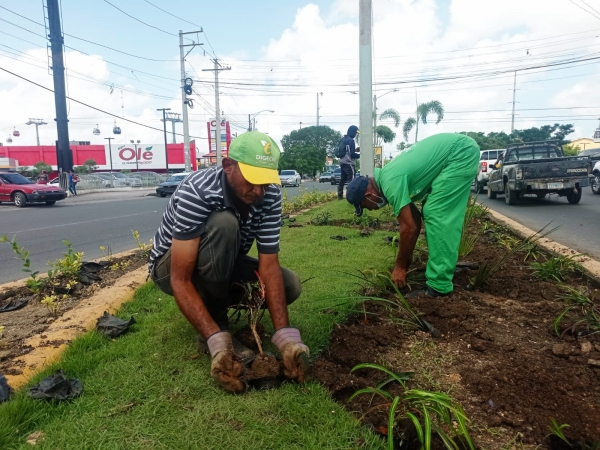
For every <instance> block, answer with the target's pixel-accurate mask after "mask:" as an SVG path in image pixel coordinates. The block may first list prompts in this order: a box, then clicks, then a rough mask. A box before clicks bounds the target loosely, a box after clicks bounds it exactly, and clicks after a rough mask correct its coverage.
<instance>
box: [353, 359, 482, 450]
mask: <svg viewBox="0 0 600 450" xmlns="http://www.w3.org/2000/svg"><path fill="white" fill-rule="evenodd" d="M360 369H374V370H379V371H381V372H384V373H385V374H386V375H388V377H387V378H386V379H384V380H383V381H381V382H380V383H379V384H377V386H375V387H366V388H364V389H360V390H358V391H356V392H355V393H354V394H352V396H351V397H350V399H349V401H351V400H353V399H354V398H355V397H356V396H358V395H362V394H370V395H379V396H380V397H382V398H383V399H384V400H385V403H383V404H381V405H377V406H375V407H374V408H372V409H371V411H373V410H375V409H382V408H389V413H388V433H387V437H388V449H389V450H394V448H395V446H394V427H395V426H396V422H397V420H398V419H409V420H410V421H411V422H412V424H413V426H414V427H415V430H416V432H417V436H418V438H419V442H420V443H421V448H422V449H425V450H430V449H431V437H432V435H433V434H437V435H438V436H439V437H440V438H441V440H442V441H443V443H444V445H445V446H446V448H448V449H449V450H456V449H458V448H460V447H459V446H458V444H457V442H456V441H455V435H457V436H459V437H461V438H462V444H463V445H466V446H468V448H469V449H471V450H474V448H475V447H474V446H473V442H472V441H471V437H470V436H469V431H468V430H467V424H468V423H469V419H468V418H467V416H466V414H465V412H464V410H463V409H462V407H461V406H460V405H459V404H458V403H456V402H455V401H454V400H453V399H452V398H451V397H450V396H449V395H448V394H445V393H443V392H429V391H424V390H420V389H407V388H406V382H407V381H408V380H410V379H411V378H412V375H413V374H412V373H410V372H405V373H394V372H392V371H391V370H389V369H386V368H385V367H383V366H380V365H378V364H359V365H357V366H355V367H354V368H353V369H352V372H354V371H356V370H360ZM393 382H397V383H398V384H400V386H401V387H402V393H401V394H399V395H393V394H391V393H390V392H389V391H387V390H385V389H384V388H385V387H386V386H388V385H389V384H390V383H393Z"/></svg>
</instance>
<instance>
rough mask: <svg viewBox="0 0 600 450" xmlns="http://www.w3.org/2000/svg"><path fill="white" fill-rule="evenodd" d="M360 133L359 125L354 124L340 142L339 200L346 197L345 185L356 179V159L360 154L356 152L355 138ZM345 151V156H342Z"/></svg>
mask: <svg viewBox="0 0 600 450" xmlns="http://www.w3.org/2000/svg"><path fill="white" fill-rule="evenodd" d="M358 133H359V131H358V127H357V126H356V125H352V126H351V127H349V128H348V132H347V133H346V135H345V136H344V137H343V138H342V140H341V141H340V143H339V144H338V151H339V152H340V153H338V155H339V156H338V158H339V161H340V170H341V173H340V182H339V184H338V200H342V199H343V198H344V185H345V184H346V183H350V182H351V181H352V180H354V176H355V170H354V169H355V166H356V160H357V159H358V158H360V155H359V154H358V153H357V152H356V145H355V143H354V138H355V137H356V135H357V134H358ZM342 153H343V156H342Z"/></svg>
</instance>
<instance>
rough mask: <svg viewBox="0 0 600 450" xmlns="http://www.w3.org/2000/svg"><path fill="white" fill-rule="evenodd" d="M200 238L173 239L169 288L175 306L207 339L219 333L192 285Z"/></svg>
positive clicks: (217, 327)
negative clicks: (171, 291)
mask: <svg viewBox="0 0 600 450" xmlns="http://www.w3.org/2000/svg"><path fill="white" fill-rule="evenodd" d="M199 248H200V237H197V238H195V239H191V240H189V241H181V240H178V239H173V243H172V245H171V288H172V289H173V295H174V296H175V301H176V302H177V306H179V309H180V310H181V312H182V313H183V315H184V316H185V318H186V319H187V320H188V321H189V322H190V323H191V324H192V325H193V326H194V328H196V330H198V332H199V333H200V334H201V335H202V336H204V337H205V338H208V337H209V336H210V335H212V334H214V333H217V332H218V331H220V328H219V326H218V325H217V324H216V322H215V321H214V320H213V318H212V317H211V315H210V313H209V312H208V309H206V306H205V305H204V302H203V301H202V299H201V298H200V294H198V291H196V288H195V287H194V284H193V283H192V275H193V274H194V270H196V260H197V258H198V249H199Z"/></svg>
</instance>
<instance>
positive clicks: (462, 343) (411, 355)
mask: <svg viewBox="0 0 600 450" xmlns="http://www.w3.org/2000/svg"><path fill="white" fill-rule="evenodd" d="M482 230H484V232H482ZM474 233H475V234H480V237H479V239H478V240H477V242H476V243H475V246H474V248H473V250H472V251H471V252H470V253H469V254H468V256H466V257H464V258H462V259H461V260H465V261H467V260H468V261H469V262H472V263H475V264H476V265H478V266H481V265H483V264H485V263H486V262H491V261H495V260H496V261H497V260H499V259H500V258H501V257H502V256H503V255H504V254H505V253H506V251H507V249H506V247H504V245H506V246H511V245H514V244H515V241H518V238H516V237H515V236H514V235H512V234H511V233H510V232H509V231H508V230H506V229H504V228H502V227H499V226H497V225H494V224H493V223H491V222H490V221H489V219H488V218H484V217H481V218H478V219H475V220H473V221H472V222H471V223H470V225H469V227H468V233H467V237H468V236H469V235H471V236H472V235H473V234H474ZM381 245H382V248H381V249H379V250H376V249H374V251H381V252H385V251H389V250H385V248H384V245H385V244H384V243H382V244H381ZM388 247H389V246H388ZM530 248H531V247H530ZM424 255H425V253H424V251H423V253H422V254H421V255H420V260H421V261H422V262H417V264H416V265H415V267H416V271H414V272H412V274H411V277H412V279H413V283H412V288H413V289H414V288H416V287H418V284H419V282H418V281H414V280H418V279H419V278H421V279H422V271H423V267H424V264H425V261H426V257H425V256H424ZM535 258H537V262H544V261H550V260H552V255H549V254H547V253H545V252H543V251H541V250H540V249H539V248H534V249H533V252H531V253H529V249H528V250H527V251H525V252H517V253H515V254H513V255H512V256H511V257H510V258H508V259H507V260H506V261H505V262H504V263H503V264H502V266H501V268H500V270H499V271H498V272H497V273H496V274H495V275H494V276H492V277H491V278H490V279H489V280H488V281H487V282H486V284H485V285H484V286H483V287H482V288H481V289H474V290H473V289H472V288H471V286H469V287H468V288H467V286H468V285H470V284H471V283H472V282H473V279H474V277H475V274H476V273H477V270H468V269H459V270H458V271H457V274H456V276H455V279H454V283H455V292H454V294H453V295H452V296H451V297H449V298H435V299H432V298H427V297H422V298H417V299H414V300H410V305H411V306H412V307H413V308H415V309H416V310H417V311H418V312H419V313H420V314H422V317H423V318H424V319H426V320H427V321H428V322H429V323H431V324H432V325H433V326H434V327H435V328H436V329H437V330H439V332H440V333H441V337H439V338H433V337H432V336H431V335H430V334H428V333H425V332H422V331H413V330H411V329H408V328H406V327H404V326H401V325H400V324H399V323H398V320H397V319H398V318H399V317H400V316H399V313H398V311H397V310H396V309H395V308H393V307H392V308H390V307H389V306H384V305H386V304H385V303H383V302H377V301H369V302H366V303H365V311H366V314H357V315H356V316H353V318H352V319H351V320H350V321H349V322H347V323H345V324H343V325H339V326H337V327H336V328H335V329H334V330H333V333H332V335H331V341H330V346H329V347H328V348H327V350H326V351H325V352H324V353H323V354H322V355H321V356H320V357H319V358H317V360H316V361H315V377H316V379H317V380H318V381H319V382H320V383H321V384H323V385H324V386H325V387H327V389H329V391H330V392H331V394H332V396H333V397H334V399H336V400H337V401H339V402H340V403H342V404H343V405H344V406H345V407H346V408H347V409H348V410H349V411H352V412H353V413H354V414H355V416H356V417H358V418H360V417H362V416H363V415H365V416H364V418H363V422H364V423H365V424H366V425H367V426H369V427H370V428H372V429H373V430H374V431H375V432H377V433H379V434H381V435H382V436H385V435H387V432H388V431H387V430H388V410H389V402H387V404H386V401H384V400H382V399H380V397H378V396H376V397H375V398H372V396H371V395H361V396H358V397H356V398H354V399H352V400H351V401H349V399H350V397H351V396H352V394H353V393H354V392H356V391H357V390H358V389H361V388H365V387H369V386H371V387H375V386H376V385H377V384H378V383H379V382H380V381H382V380H383V379H385V378H386V376H385V374H383V373H382V372H380V371H377V370H372V369H361V370H358V371H356V372H354V373H350V372H351V370H352V368H353V367H355V366H356V365H358V364H360V363H376V364H379V365H382V366H384V367H386V368H388V369H390V370H392V371H394V372H397V373H399V372H407V371H409V372H414V379H413V380H411V381H408V383H407V387H408V388H411V389H412V388H419V389H425V390H429V391H440V392H445V393H449V394H450V395H451V396H452V397H453V398H454V399H456V400H457V401H458V403H460V404H461V405H462V406H463V408H464V410H465V412H466V415H467V417H469V418H470V419H471V421H472V422H471V424H470V430H471V437H472V438H473V441H474V443H475V446H476V447H477V448H498V449H500V448H507V447H515V446H517V445H525V446H531V447H529V448H531V449H534V448H536V446H537V445H542V448H552V446H551V445H550V440H549V439H547V438H546V436H547V435H548V434H550V430H549V427H550V426H551V425H552V422H551V421H552V419H555V420H556V422H557V423H558V424H568V425H569V427H568V428H564V429H563V431H564V433H565V434H566V436H567V437H568V438H570V439H573V440H581V441H587V442H588V444H589V445H590V447H589V448H592V447H591V443H592V442H593V441H595V442H596V445H597V444H598V440H599V439H600V333H599V334H591V332H592V331H594V330H593V329H590V328H589V327H588V326H587V325H586V326H583V325H581V326H579V327H576V328H575V329H573V330H571V329H569V325H571V324H573V323H576V322H577V321H578V320H579V319H580V315H578V314H577V312H578V310H576V309H573V310H571V311H570V312H569V313H567V314H566V315H565V319H564V320H563V321H562V322H561V323H559V324H558V325H557V327H558V331H559V334H561V335H562V336H559V335H557V333H556V332H555V328H554V322H555V320H556V318H557V317H558V316H559V315H560V314H561V313H562V312H563V311H564V310H565V308H566V305H565V302H564V301H563V300H561V299H560V298H558V296H560V295H561V294H565V289H566V288H565V287H564V286H569V287H571V288H576V289H582V290H583V289H585V290H586V292H588V293H589V294H590V295H591V297H592V298H593V296H594V295H595V294H597V293H598V292H597V290H598V285H597V284H595V283H594V282H593V281H591V280H589V279H587V278H586V277H585V276H583V275H582V274H580V273H577V271H574V272H572V273H568V272H567V273H564V274H563V278H564V282H563V283H559V282H558V280H556V279H552V278H550V279H548V280H540V279H539V278H538V277H537V276H535V275H534V272H533V270H532V267H531V264H532V263H533V262H536V259H535ZM417 259H419V258H417ZM392 261H393V257H392V258H390V263H391V262H392ZM390 265H391V264H390ZM364 269H369V268H368V267H365V268H364ZM365 273H366V274H368V276H366V278H371V280H373V274H375V275H376V274H377V272H376V271H366V272H365ZM417 275H420V277H419V276H417ZM379 276H380V279H383V278H381V273H380V275H379ZM375 281H376V283H375V284H376V285H378V286H379V287H378V286H373V285H372V284H371V283H368V282H366V281H365V282H363V283H362V284H363V285H364V286H366V293H367V294H368V295H371V296H372V295H375V294H378V295H379V296H380V297H383V298H386V299H393V298H394V295H393V290H392V289H379V288H380V287H381V283H378V282H377V280H375ZM377 291H379V292H377ZM362 292H363V293H365V289H362ZM596 307H598V300H597V299H596ZM322 313H323V314H335V309H331V308H329V309H326V310H324V311H323V312H322ZM598 325H600V324H598ZM598 331H600V329H598ZM400 390H401V387H400V386H399V385H398V384H397V383H396V385H395V386H393V387H391V388H390V391H391V392H392V393H395V392H398V391H400ZM394 395H396V394H394ZM377 405H381V406H382V407H381V408H375V409H373V407H374V406H377ZM403 425H406V423H403V424H399V425H397V426H396V429H395V433H397V438H398V442H399V438H400V436H401V434H402V432H406V431H407V427H404V428H403ZM408 428H410V427H408ZM409 434H410V433H409ZM405 437H406V436H405ZM413 438H414V436H413ZM554 439H555V441H554V442H555V443H556V442H557V441H556V439H557V438H556V436H554ZM406 440H407V439H405V445H406ZM408 440H409V441H410V440H411V438H410V437H409V438H408ZM558 442H560V440H558ZM434 444H435V442H434ZM437 444H439V445H442V444H441V441H440V442H438V443H437ZM433 447H434V448H435V447H436V445H434V446H433ZM402 448H420V445H418V443H417V442H416V441H415V440H414V439H413V442H412V443H411V444H409V445H406V446H405V447H402Z"/></svg>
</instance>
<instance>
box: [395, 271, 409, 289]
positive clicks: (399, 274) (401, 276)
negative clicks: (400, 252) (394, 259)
mask: <svg viewBox="0 0 600 450" xmlns="http://www.w3.org/2000/svg"><path fill="white" fill-rule="evenodd" d="M392 283H394V285H395V286H396V287H399V288H401V287H404V286H406V269H403V268H402V267H398V266H396V267H394V271H393V272H392Z"/></svg>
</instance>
